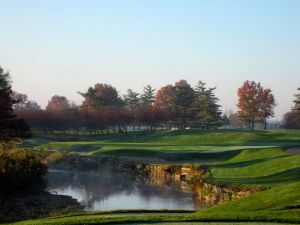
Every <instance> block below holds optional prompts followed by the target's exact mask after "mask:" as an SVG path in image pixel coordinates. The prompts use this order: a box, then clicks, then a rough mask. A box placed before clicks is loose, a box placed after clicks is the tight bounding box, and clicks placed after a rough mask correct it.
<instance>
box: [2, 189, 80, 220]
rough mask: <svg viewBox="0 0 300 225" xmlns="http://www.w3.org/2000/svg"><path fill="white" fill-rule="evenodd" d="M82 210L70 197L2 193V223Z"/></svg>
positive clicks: (46, 194) (31, 193)
mask: <svg viewBox="0 0 300 225" xmlns="http://www.w3.org/2000/svg"><path fill="white" fill-rule="evenodd" d="M79 210H82V206H81V205H80V204H79V203H78V202H77V200H75V199H73V198H71V197H70V196H64V195H56V194H51V193H48V192H46V191H42V190H38V191H36V190H35V191H33V190H32V191H30V192H13V193H7V192H6V193H0V223H3V222H13V221H19V220H25V219H34V218H43V217H46V216H51V215H55V214H61V213H70V212H76V211H79Z"/></svg>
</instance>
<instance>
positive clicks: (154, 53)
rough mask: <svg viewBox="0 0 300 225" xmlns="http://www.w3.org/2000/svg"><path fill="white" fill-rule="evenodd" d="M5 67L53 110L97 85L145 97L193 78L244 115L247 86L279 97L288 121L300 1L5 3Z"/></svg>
mask: <svg viewBox="0 0 300 225" xmlns="http://www.w3.org/2000/svg"><path fill="white" fill-rule="evenodd" d="M0 9H1V13H0V66H2V67H3V68H4V69H6V70H9V71H10V73H11V76H12V79H13V82H14V83H13V87H14V89H16V90H17V91H19V92H21V93H26V94H27V95H28V96H29V97H30V98H31V99H33V100H36V101H38V102H39V103H40V104H41V105H43V106H44V105H45V104H46V103H47V101H48V100H49V99H50V98H51V96H52V95H54V94H58V95H65V96H66V97H67V98H68V99H70V100H74V101H75V102H78V103H79V102H80V101H81V100H82V98H81V97H80V96H79V95H78V94H77V91H85V90H87V88H88V87H89V86H92V85H94V84H95V83H97V82H103V83H109V84H112V85H113V86H115V87H117V89H118V90H119V91H120V93H121V94H123V93H124V92H125V91H126V90H127V89H128V88H132V89H134V90H136V91H141V90H142V87H143V86H145V85H147V84H150V85H152V86H154V87H155V88H159V87H161V86H163V85H166V84H169V83H174V82H175V81H177V80H179V79H186V80H187V81H188V82H189V83H190V84H192V85H194V84H195V83H196V82H197V81H198V80H203V81H205V82H206V83H207V84H208V86H216V87H217V91H216V94H217V96H218V97H219V98H220V100H221V101H220V103H221V104H222V105H223V109H225V110H226V109H233V110H235V108H236V106H235V105H236V101H237V97H236V90H237V88H238V87H239V86H240V85H241V84H242V83H243V81H244V80H246V79H248V80H255V81H260V82H261V83H262V85H263V86H265V87H268V88H271V89H272V90H273V93H274V95H275V98H276V101H277V105H278V106H277V107H276V116H277V117H278V118H280V117H281V115H282V114H283V113H284V112H286V111H288V110H289V108H290V107H291V105H292V100H293V98H294V97H293V95H294V94H295V93H296V88H297V86H300V1H299V0H295V1H289V0H281V1H276V0H269V1H268V0H257V1H255V0H248V1H247V0H244V1H241V0H235V1H229V0H219V1H218V0H206V1H204V0H203V1H201V0H195V1H191V0H181V1H175V0H169V1H167V0H147V1H146V0H135V1H133V0H119V1H117V0H106V1H101V0H97V1H96V0H95V1H91V0H81V1H75V0H48V1H46V0H35V1H33V0H26V1H24V0H19V1H16V0H0Z"/></svg>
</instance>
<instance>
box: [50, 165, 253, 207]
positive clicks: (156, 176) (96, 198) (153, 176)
mask: <svg viewBox="0 0 300 225" xmlns="http://www.w3.org/2000/svg"><path fill="white" fill-rule="evenodd" d="M47 181H48V186H47V190H48V191H50V192H54V193H57V194H60V195H68V196H71V197H73V198H75V199H77V200H78V201H79V202H80V203H81V204H82V205H83V206H84V207H85V209H86V210H89V211H94V210H113V209H199V208H204V207H208V206H211V205H215V204H219V203H222V202H225V201H231V200H232V199H235V198H240V197H242V196H247V195H249V194H251V192H252V190H251V189H241V188H235V189H234V190H233V189H232V188H230V187H220V186H217V185H216V184H214V183H212V182H211V178H210V171H209V170H208V169H207V168H205V167H200V166H193V165H152V164H151V165H146V164H126V165H125V164H124V165H122V166H120V167H118V168H116V167H114V168H112V167H107V166H103V169H100V170H97V174H95V173H92V172H86V173H79V172H66V171H58V170H50V172H49V173H48V175H47Z"/></svg>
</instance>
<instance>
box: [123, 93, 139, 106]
mask: <svg viewBox="0 0 300 225" xmlns="http://www.w3.org/2000/svg"><path fill="white" fill-rule="evenodd" d="M139 95H140V94H139V93H137V92H135V91H133V90H131V89H128V90H127V93H126V94H125V95H124V96H123V100H124V103H125V105H126V106H127V108H128V109H129V110H130V111H136V110H137V109H138V107H139V105H140V98H139Z"/></svg>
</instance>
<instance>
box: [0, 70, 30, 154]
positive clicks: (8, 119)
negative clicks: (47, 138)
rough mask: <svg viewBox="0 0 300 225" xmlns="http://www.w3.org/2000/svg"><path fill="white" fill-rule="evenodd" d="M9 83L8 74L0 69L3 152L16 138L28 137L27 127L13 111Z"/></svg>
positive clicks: (0, 129) (0, 130)
mask: <svg viewBox="0 0 300 225" xmlns="http://www.w3.org/2000/svg"><path fill="white" fill-rule="evenodd" d="M10 83H11V82H10V76H9V73H8V72H4V70H3V69H2V68H1V67H0V141H1V143H2V148H3V150H7V148H8V147H9V146H8V143H10V142H11V141H12V140H14V139H16V138H26V137H30V131H29V126H28V125H27V124H26V123H25V122H24V120H23V119H19V118H17V116H16V115H15V113H14V111H13V106H14V104H16V103H17V101H16V100H15V98H14V97H13V91H12V88H11V85H10Z"/></svg>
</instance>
